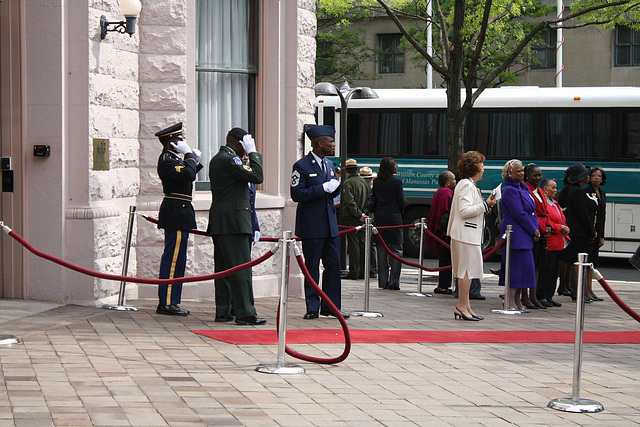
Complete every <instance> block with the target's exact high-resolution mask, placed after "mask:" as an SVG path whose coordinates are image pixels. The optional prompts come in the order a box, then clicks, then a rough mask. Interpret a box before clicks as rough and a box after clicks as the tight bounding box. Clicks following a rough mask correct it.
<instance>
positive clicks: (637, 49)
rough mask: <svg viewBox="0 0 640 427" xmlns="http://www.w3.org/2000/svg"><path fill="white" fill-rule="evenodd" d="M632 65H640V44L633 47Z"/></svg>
mask: <svg viewBox="0 0 640 427" xmlns="http://www.w3.org/2000/svg"><path fill="white" fill-rule="evenodd" d="M633 65H640V44H637V45H634V46H633Z"/></svg>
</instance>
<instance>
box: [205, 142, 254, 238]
mask: <svg viewBox="0 0 640 427" xmlns="http://www.w3.org/2000/svg"><path fill="white" fill-rule="evenodd" d="M209 180H210V181H211V197H212V200H211V209H210V210H209V226H208V227H207V234H209V235H211V236H213V235H214V234H249V235H252V234H253V228H252V223H251V204H250V203H249V187H248V186H247V183H248V182H252V183H254V184H260V183H261V182H262V156H261V155H260V154H258V153H251V154H249V165H245V164H244V163H242V159H241V158H240V157H238V155H236V153H235V152H234V151H233V150H232V149H231V148H229V147H227V146H226V145H225V146H222V147H220V151H219V152H218V154H216V155H215V156H214V157H213V158H212V159H211V162H209Z"/></svg>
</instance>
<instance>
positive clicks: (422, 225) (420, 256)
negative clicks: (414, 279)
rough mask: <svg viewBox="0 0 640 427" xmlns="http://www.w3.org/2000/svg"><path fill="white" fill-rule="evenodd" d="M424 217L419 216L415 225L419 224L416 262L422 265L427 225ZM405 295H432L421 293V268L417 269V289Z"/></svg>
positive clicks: (430, 295)
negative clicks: (418, 246)
mask: <svg viewBox="0 0 640 427" xmlns="http://www.w3.org/2000/svg"><path fill="white" fill-rule="evenodd" d="M425 221H426V220H425V219H424V218H420V222H419V223H416V226H417V225H418V224H419V225H420V249H419V251H418V264H420V265H422V261H423V260H424V253H423V251H424V230H425V229H426V227H427V224H426V222H425ZM407 295H409V296H410V297H432V296H433V295H432V294H423V293H422V269H421V268H419V269H418V290H417V292H408V293H407Z"/></svg>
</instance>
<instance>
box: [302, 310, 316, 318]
mask: <svg viewBox="0 0 640 427" xmlns="http://www.w3.org/2000/svg"><path fill="white" fill-rule="evenodd" d="M302 318H303V319H317V318H318V312H317V311H307V312H306V313H305V315H304V317H302Z"/></svg>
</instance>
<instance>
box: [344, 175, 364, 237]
mask: <svg viewBox="0 0 640 427" xmlns="http://www.w3.org/2000/svg"><path fill="white" fill-rule="evenodd" d="M369 194H371V186H370V185H369V183H368V182H367V181H365V180H364V178H362V177H361V176H360V175H357V174H356V175H350V176H349V177H348V178H347V179H346V180H345V181H344V182H343V183H342V195H341V196H340V209H342V222H343V223H344V225H360V224H362V223H361V222H360V218H361V217H362V208H363V207H364V202H366V201H367V198H368V197H369Z"/></svg>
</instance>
